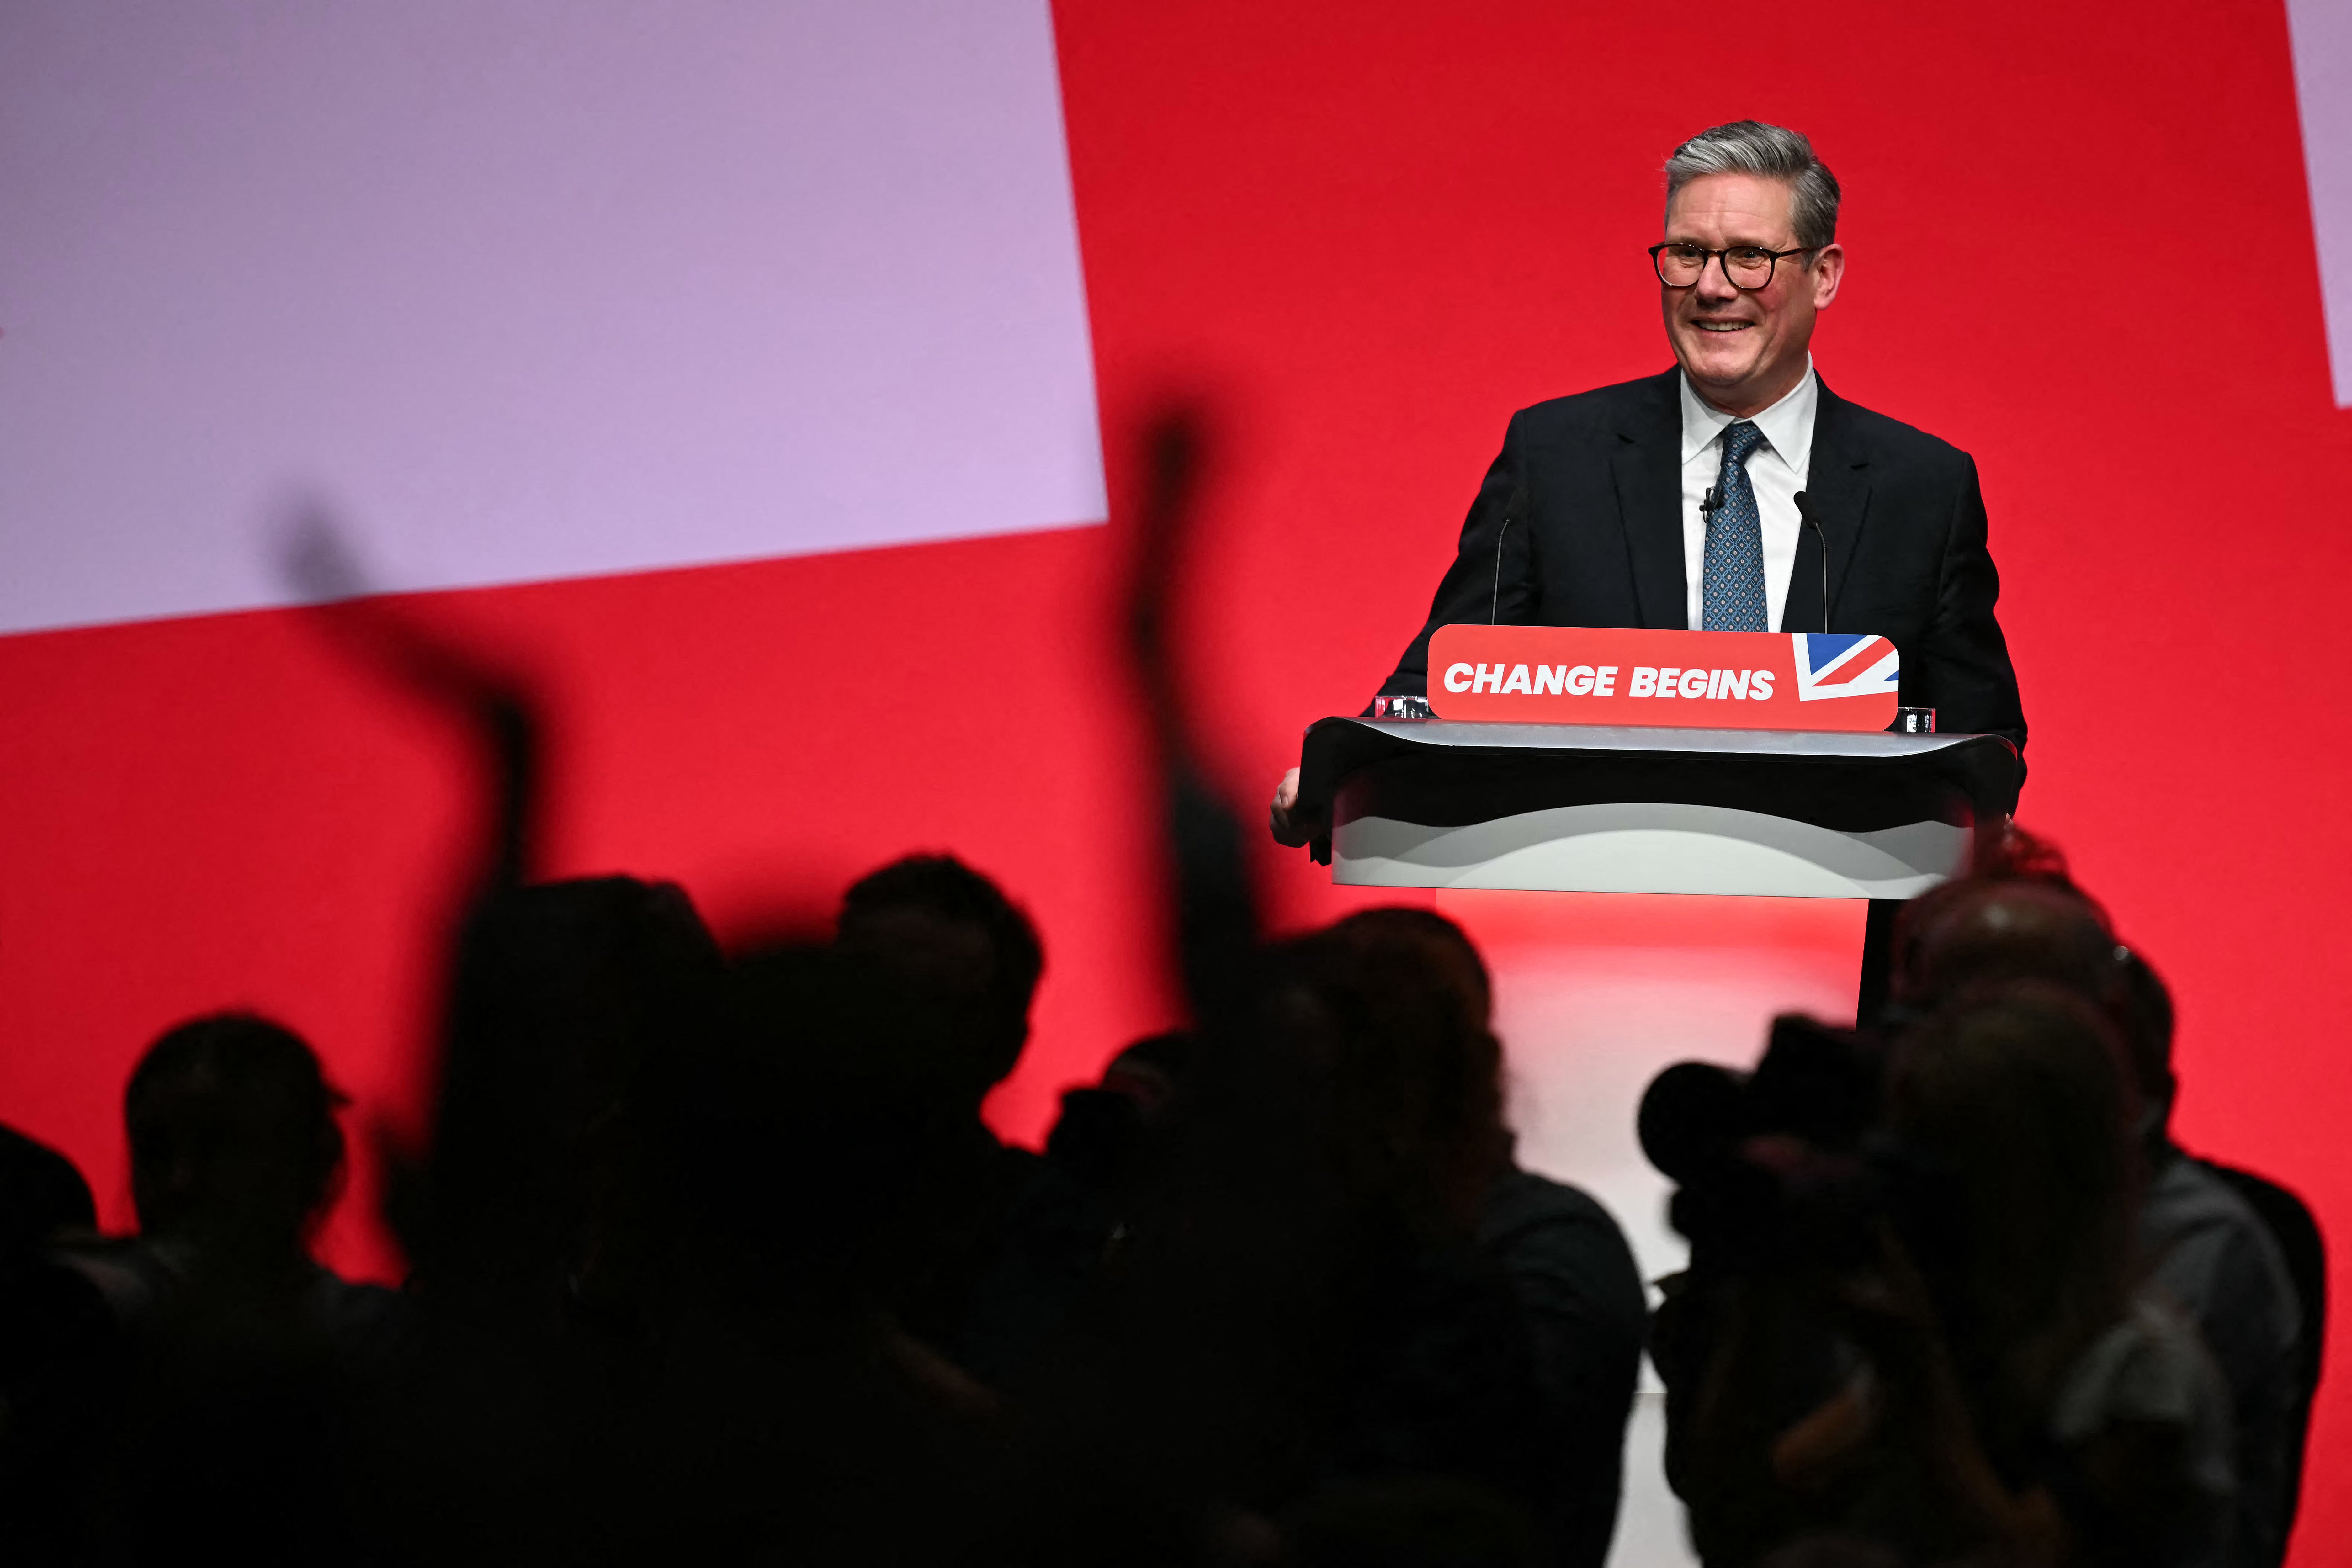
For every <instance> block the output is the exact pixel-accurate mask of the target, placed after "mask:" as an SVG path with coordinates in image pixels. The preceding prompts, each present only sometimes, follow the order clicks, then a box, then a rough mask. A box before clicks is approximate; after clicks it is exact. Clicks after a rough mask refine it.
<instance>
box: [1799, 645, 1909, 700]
mask: <svg viewBox="0 0 2352 1568" xmlns="http://www.w3.org/2000/svg"><path fill="white" fill-rule="evenodd" d="M1789 640H1790V642H1791V643H1795V644H1796V647H1797V700H1798V701H1799V702H1801V703H1810V702H1820V701H1822V700H1823V699H1824V698H1828V697H1866V696H1876V695H1879V694H1880V693H1887V694H1890V695H1891V694H1892V693H1894V692H1895V690H1897V689H1898V685H1899V683H1898V681H1897V678H1896V677H1897V675H1898V674H1900V671H1901V668H1902V655H1901V654H1899V653H1896V652H1895V644H1894V643H1890V642H1888V641H1887V640H1886V639H1885V638H1884V637H1866V636H1850V635H1848V634H1846V633H1844V632H1829V633H1827V634H1824V633H1822V632H1790V633H1789Z"/></svg>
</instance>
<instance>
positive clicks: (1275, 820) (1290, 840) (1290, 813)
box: [1265, 768, 1330, 850]
mask: <svg viewBox="0 0 2352 1568" xmlns="http://www.w3.org/2000/svg"><path fill="white" fill-rule="evenodd" d="M1265 819H1266V821H1265V825H1266V826H1267V827H1269V828H1271V829H1272V830H1274V841H1275V842H1276V843H1277V844H1282V845H1285V846H1286V847H1287V848H1290V849H1294V850H1297V849H1304V848H1306V847H1307V845H1308V844H1310V843H1313V842H1314V841H1316V840H1317V839H1319V838H1321V837H1322V836H1323V835H1324V834H1325V833H1326V832H1328V831H1329V829H1330V824H1328V822H1326V821H1323V814H1322V813H1321V812H1320V811H1302V810H1299V809H1298V769H1297V768H1292V769H1291V770H1290V771H1289V772H1287V773H1286V774H1284V775H1283V776H1282V782H1281V783H1279V784H1277V785H1276V786H1275V787H1274V803H1273V804H1272V805H1271V806H1269V807H1267V808H1266V813H1265Z"/></svg>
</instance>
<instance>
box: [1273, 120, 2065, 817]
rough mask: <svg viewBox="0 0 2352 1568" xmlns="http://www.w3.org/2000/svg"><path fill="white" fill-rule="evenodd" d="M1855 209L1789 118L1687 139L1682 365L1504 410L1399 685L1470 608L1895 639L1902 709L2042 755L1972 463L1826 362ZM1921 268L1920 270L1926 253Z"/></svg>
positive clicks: (1678, 235)
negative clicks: (1819, 358)
mask: <svg viewBox="0 0 2352 1568" xmlns="http://www.w3.org/2000/svg"><path fill="white" fill-rule="evenodd" d="M1837 214H1838V184H1837V181H1836V179H1835V178H1834V177H1832V174H1831V173H1830V172H1829V169H1828V168H1827V166H1825V165H1824V164H1823V163H1822V161H1821V160H1820V159H1819V158H1817V157H1815V156H1814V154H1813V149H1812V144H1811V142H1810V141H1807V140H1806V139H1805V138H1804V137H1803V136H1801V135H1800V134H1798V133H1797V132H1796V131H1789V130H1784V129H1782V128H1781V127H1780V126H1776V125H1765V124H1761V123H1759V122H1757V121H1755V120H1738V121H1735V122H1733V123H1731V124H1727V125H1718V126H1716V127H1714V128H1713V129H1711V130H1708V131H1701V132H1700V133H1699V134H1698V135H1696V136H1695V137H1693V138H1691V139H1690V140H1689V141H1685V142H1684V143H1683V144H1682V145H1681V146H1680V147H1678V148H1676V149H1675V152H1674V156H1673V157H1671V158H1669V159H1668V160H1667V161H1666V215H1665V232H1664V238H1663V240H1662V242H1661V243H1660V244H1658V245H1655V246H1651V247H1650V258H1651V263H1652V265H1653V267H1654V269H1655V270H1656V273H1657V277H1658V296H1659V304H1660V308H1661V313H1662V314H1663V315H1664V319H1665V328H1666V340H1667V342H1668V343H1669V344H1670V345H1672V347H1673V349H1674V353H1675V361H1676V364H1675V368H1674V369H1673V370H1670V371H1665V372H1664V374H1661V375H1655V376H1651V377H1647V378H1645V379H1643V380H1641V381H1635V382H1624V383H1622V385H1618V386H1610V387H1601V388H1600V389H1598V390H1597V391H1593V392H1580V393H1578V394H1577V395H1575V396H1572V397H1563V398H1555V399H1553V400H1552V401H1550V402H1540V403H1538V404H1536V405H1535V406H1534V407H1532V408H1525V409H1521V410H1520V411H1519V412H1518V413H1516V414H1514V415H1512V416H1511V423H1510V426H1509V429H1508V430H1507V432H1506V433H1505V434H1504V437H1503V451H1502V455H1500V456H1498V457H1496V459H1495V462H1494V465H1493V466H1491V467H1490V468H1488V469H1487V471H1486V482H1485V483H1484V484H1483V485H1481V486H1479V488H1478V496H1477V499H1476V500H1475V501H1474V502H1472V504H1471V507H1470V515H1469V517H1468V519H1467V520H1466V521H1465V522H1464V524H1463V526H1462V538H1461V543H1460V546H1459V548H1458V549H1457V551H1456V553H1455V556H1454V564H1453V565H1452V566H1451V567H1450V568H1448V569H1447V570H1446V573H1445V577H1444V580H1443V581H1442V582H1440V583H1439V584H1438V588H1437V596H1436V600H1435V601H1434V602H1433V604H1432V605H1431V607H1430V614H1429V622H1428V624H1427V625H1425V626H1424V627H1423V629H1422V631H1421V633H1420V635H1418V636H1416V637H1415V638H1414V639H1413V640H1412V644H1411V646H1409V647H1407V648H1406V649H1405V652H1404V657H1403V658H1402V659H1401V660H1400V661H1399V662H1398V664H1397V667H1396V670H1395V673H1394V674H1391V675H1390V676H1389V678H1388V680H1387V681H1386V683H1384V684H1383V685H1381V695H1383V696H1400V695H1402V696H1425V695H1427V694H1428V689H1429V639H1430V634H1431V633H1432V632H1434V631H1436V629H1437V628H1438V627H1440V626H1444V625H1446V624H1448V623H1451V622H1504V623H1509V624H1533V625H1553V626H1610V627H1619V626H1627V627H1672V628H1698V629H1702V630H1706V631H1723V632H1780V631H1807V630H1813V629H1820V630H1823V631H1839V632H1878V633H1881V634H1883V635H1885V636H1886V637H1888V638H1890V639H1891V640H1892V641H1893V642H1894V643H1895V646H1896V647H1897V648H1898V649H1899V650H1900V651H1901V653H1902V656H1903V663H1902V683H1903V691H1902V699H1901V700H1902V702H1903V704H1904V706H1910V707H1926V708H1933V709H1935V710H1936V714H1937V718H1936V723H1937V728H1938V729H1942V730H1947V731H1974V732H1982V733H1990V734H1994V735H2001V736H2006V737H2008V738H2009V739H2010V740H2011V742H2012V743H2013V744H2015V745H2016V746H2017V747H2018V748H2019V749H2020V750H2021V751H2022V750H2023V748H2024V746H2025V716H2024V713H2023V711H2022V710H2021V707H2020V706H2019V703H2018V695H2017V675H2016V673H2015V671H2014V670H2012V669H2011V666H2010V659H2009V649H2008V646H2007V644H2006V643H2005V642H2004V641H2003V639H2002V637H2001V632H2000V622H1998V621H1997V620H1995V619H1994V615H1993V601H1994V600H1995V599H1996V597H1998V595H1999V593H2000V578H1999V575H1998V574H1997V573H1996V572H1995V571H1994V570H1993V564H1992V557H1991V555H1990V552H1989V551H1988V549H1987V548H1986V542H1985V508H1984V498H1983V496H1982V495H1981V493H1980V492H1979V488H1978V486H1977V470H1976V464H1975V462H1974V460H1973V459H1971V458H1970V457H1969V455H1968V454H1967V453H1965V452H1961V451H1959V450H1958V449H1957V448H1955V447H1953V446H1951V445H1948V444H1946V443H1944V442H1942V441H1938V440H1937V439H1936V437H1934V436H1932V435H1928V434H1926V433H1924V432H1922V431H1918V430H1915V429H1913V428H1912V427H1911V426H1909V425H1907V424H1902V423H1897V422H1896V421H1895V420H1892V419H1889V418H1887V417H1886V416H1885V415H1884V414H1879V413H1872V412H1871V411H1869V410H1868V409H1864V408H1862V407H1859V406H1858V405H1856V404H1854V403H1851V402H1847V401H1846V400H1844V399H1843V398H1841V397H1839V396H1838V395H1837V394H1836V393H1834V392H1831V391H1830V389H1829V388H1828V387H1827V386H1826V385H1824V384H1823V383H1822V379H1821V378H1820V377H1819V376H1818V375H1816V374H1815V373H1814V371H1813V362H1812V353H1811V343H1812V336H1813V324H1814V321H1815V319H1817V318H1818V317H1819V315H1820V314H1821V312H1822V310H1824V309H1826V308H1828V307H1829V306H1830V305H1831V304H1832V302H1833V301H1834V300H1835V299H1836V298H1837V293H1838V285H1839V283H1840V281H1841V279H1842V278H1843V276H1844V272H1845V251H1844V249H1843V246H1840V245H1839V244H1838V243H1837ZM1905 265H1906V266H1908V267H1911V268H1913V269H1914V277H1913V279H1912V281H1914V282H1916V281H1923V279H1920V278H1919V277H1917V276H1916V273H1917V269H1919V268H1921V267H1928V266H1930V265H1932V257H1928V256H1912V257H1910V258H1908V260H1907V261H1906V264H1905ZM1297 795H1298V771H1297V769H1296V768H1293V769H1292V770H1291V771H1290V772H1289V773H1288V774H1287V775H1286V777H1285V778H1284V779H1283V780H1282V783H1281V785H1280V786H1279V787H1278V788H1277V789H1276V792H1275V798H1274V803H1273V811H1272V825H1273V828H1274V832H1275V836H1276V839H1278V840H1280V841H1282V842H1284V843H1286V844H1304V843H1306V842H1307V841H1308V840H1309V839H1310V838H1312V837H1313V836H1315V834H1316V832H1318V831H1319V830H1320V824H1319V823H1317V822H1311V821H1303V820H1299V818H1298V816H1297V814H1295V813H1294V811H1293V808H1294V807H1295V806H1296V805H1297Z"/></svg>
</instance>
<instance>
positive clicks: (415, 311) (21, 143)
mask: <svg viewBox="0 0 2352 1568" xmlns="http://www.w3.org/2000/svg"><path fill="white" fill-rule="evenodd" d="M0 334H5V335H4V336H0V551H5V570H0V631H20V630H25V629H27V628H33V627H43V626H57V625H65V624H74V623H85V622H104V621H114V620H121V619H128V618H134V617H144V616H155V615H171V614H184V613H190V612H205V611H213V610H223V609H232V608H239V607H245V606H251V605H258V604H266V603H270V602H274V601H278V599H279V597H280V595H281V593H282V589H281V588H280V585H279V584H278V580H277V577H276V574H275V571H274V570H273V568H272V562H271V555H272V548H271V547H272V541H271V540H270V538H269V537H268V536H269V521H268V519H269V517H270V515H271V513H272V510H273V507H275V505H276V504H277V503H278V501H279V500H281V499H282V498H283V497H286V496H287V495H288V494H289V492H292V491H296V490H309V491H315V492H317V493H321V494H323V495H325V496H327V497H330V498H331V499H332V500H333V501H335V502H336V503H338V504H339V505H340V506H341V507H342V508H344V509H345V510H346V511H347V512H348V514H349V515H350V516H351V517H352V518H353V519H355V521H356V523H357V525H358V531H359V533H360V536H361V543H362V545H363V547H364V548H365V549H366V552H367V554H368V555H369V557H370V558H371V559H372V561H373V564H374V566H375V568H376V570H378V571H379V572H380V573H381V574H382V576H383V580H385V581H386V583H387V585H389V586H396V587H400V588H439V587H456V586H464V585H473V584H482V583H491V582H508V581H517V580H533V579H546V578H558V577H568V576H576V575H583V574H590V573H604V572H615V571H635V570H647V569H652V568H658V567H666V566H676V565H684V564H689V563H698V562H706V561H716V560H728V559H748V558H756V557H763V556H777V555H787V554H793V553H798V552H803V551H811V550H824V549H842V548H848V547H856V546H864V545H874V544H883V543H893V542H899V541H906V540H915V539H928V538H947V537H955V536H968V535H976V534H986V533H996V532H1004V531H1009V530H1016V529H1024V528H1045V527H1056V526H1062V525H1066V524H1069V523H1073V522H1085V521H1091V520H1095V519H1098V518H1099V517H1102V515H1103V493H1102V464H1101V449H1100V442H1099V437H1098V434H1097V429H1096V423H1095V404H1094V387H1093V377H1092V369H1091V361H1090V355H1089V349H1088V344H1087V323H1086V310H1085V300H1084V298H1083V294H1082V290H1081V284H1080V278H1079V271H1078V254H1077V237H1076V224H1075V220H1074V217H1073V214H1072V209H1071V199H1070V188H1069V172H1068V159H1067V153H1066V148H1065V144H1064V141H1063V136H1062V125H1061V105H1060V94H1059V88H1058V83H1057V78H1056V75H1055V60H1054V43H1053V34H1052V27H1051V21H1050V17H1049V16H1048V12H1047V0H982V3H973V0H797V3H794V4H789V5H778V4H773V3H736V0H694V3H692V4H660V3H656V0H627V3H621V0H608V3H604V4H599V5H593V6H582V5H568V4H562V3H561V0H352V3H347V4H339V5H306V4H299V3H294V0H280V3H270V0H143V3H141V0H90V3H89V4H74V5H11V6H7V7H5V10H0Z"/></svg>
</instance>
